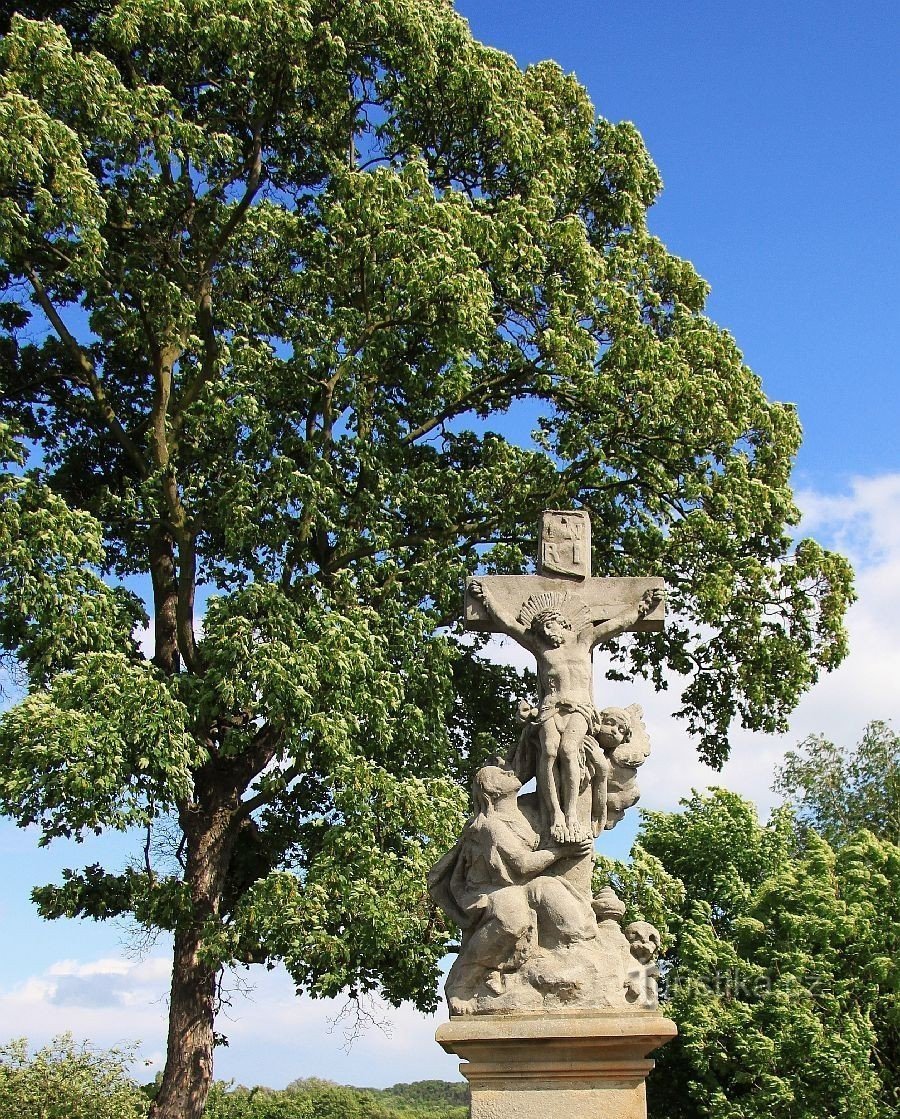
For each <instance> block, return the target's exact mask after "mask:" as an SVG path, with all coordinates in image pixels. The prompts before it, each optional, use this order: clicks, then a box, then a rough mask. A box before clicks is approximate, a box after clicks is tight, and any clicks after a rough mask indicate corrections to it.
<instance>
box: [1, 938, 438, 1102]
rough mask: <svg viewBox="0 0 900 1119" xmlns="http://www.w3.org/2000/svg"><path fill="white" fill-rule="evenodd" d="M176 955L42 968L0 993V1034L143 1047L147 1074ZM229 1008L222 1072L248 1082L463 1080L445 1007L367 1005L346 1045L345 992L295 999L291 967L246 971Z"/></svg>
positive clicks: (160, 1057)
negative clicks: (442, 1042)
mask: <svg viewBox="0 0 900 1119" xmlns="http://www.w3.org/2000/svg"><path fill="white" fill-rule="evenodd" d="M170 967H171V961H170V959H169V958H168V957H167V956H158V955H157V956H151V957H148V958H146V959H144V960H138V961H134V960H127V959H115V958H103V959H97V960H88V961H80V960H72V959H64V960H58V961H57V962H55V963H53V964H51V965H50V966H49V967H48V968H47V969H46V970H45V971H43V972H42V973H41V974H40V975H33V976H29V977H27V978H26V979H24V980H22V981H21V982H19V983H17V984H16V985H15V986H14V987H13V988H12V989H10V990H7V991H2V990H0V1022H2V1023H3V1028H2V1030H0V1041H2V1040H3V1039H4V1038H9V1037H20V1036H25V1037H27V1038H28V1039H29V1041H30V1043H31V1045H32V1047H37V1046H40V1045H43V1044H45V1043H46V1042H48V1041H49V1040H50V1039H51V1038H52V1037H53V1036H54V1035H56V1034H59V1033H62V1032H65V1031H70V1032H71V1033H73V1034H74V1036H75V1038H76V1039H77V1040H81V1039H86V1040H89V1041H90V1042H91V1043H92V1044H94V1045H98V1046H103V1047H107V1046H120V1047H122V1046H130V1045H133V1044H135V1043H138V1044H139V1048H138V1052H137V1056H136V1060H135V1062H134V1066H133V1073H134V1075H135V1076H136V1077H137V1078H138V1079H150V1078H152V1077H153V1075H155V1073H156V1072H157V1071H158V1070H159V1069H161V1068H162V1067H163V1063H164V1060H165V1057H164V1046H165V1035H166V1012H167V1004H166V995H167V991H168V982H169V974H170V971H169V969H170ZM248 978H249V980H250V982H251V984H252V985H251V986H250V987H249V988H248V989H246V993H242V992H241V990H235V992H234V993H233V995H232V996H231V1005H230V1006H228V1007H226V1008H225V1009H224V1010H223V1011H221V1012H220V1014H219V1017H218V1019H217V1021H216V1030H217V1031H218V1032H220V1033H223V1034H225V1035H226V1036H227V1037H228V1038H229V1041H230V1043H231V1044H230V1045H229V1047H227V1048H222V1049H219V1050H217V1051H216V1076H217V1078H218V1079H225V1080H231V1079H233V1080H235V1081H236V1082H238V1083H243V1084H247V1085H254V1084H265V1085H268V1086H269V1087H283V1086H284V1085H285V1084H286V1083H288V1082H289V1081H290V1080H292V1079H295V1078H296V1077H301V1076H320V1077H324V1078H325V1079H331V1080H337V1081H339V1082H341V1083H345V1084H358V1085H360V1086H371V1087H387V1086H389V1085H390V1084H395V1083H398V1082H401V1081H405V1080H418V1079H432V1078H434V1079H457V1078H458V1068H457V1062H456V1059H455V1058H452V1057H448V1056H447V1055H446V1054H445V1053H443V1052H442V1051H441V1050H440V1048H439V1047H438V1046H437V1044H436V1043H435V1041H434V1031H435V1029H436V1028H437V1024H438V1022H440V1021H443V1019H444V1017H445V1014H444V1013H443V1012H442V1011H439V1012H438V1014H437V1015H435V1016H428V1015H423V1014H419V1013H418V1012H417V1011H416V1010H414V1009H413V1008H412V1007H408V1006H404V1007H401V1008H399V1009H394V1008H393V1007H387V1006H384V1005H380V1004H378V1003H377V1002H376V1003H373V1005H372V1006H371V1007H370V1010H371V1011H372V1016H373V1020H378V1021H383V1023H384V1028H379V1027H378V1026H377V1025H374V1024H372V1023H370V1024H369V1025H368V1026H367V1027H366V1028H365V1029H364V1031H363V1032H362V1033H361V1035H360V1036H359V1037H357V1038H356V1040H355V1041H353V1043H352V1045H350V1046H349V1047H348V1044H347V1038H346V1033H345V1028H346V1027H348V1026H350V1025H352V1015H351V1016H349V1017H348V1018H347V1019H345V1020H343V1021H342V1020H341V1019H340V1014H341V1010H342V1008H343V1007H344V1006H345V1005H346V1000H344V999H322V1000H314V999H310V998H307V997H304V996H301V997H297V996H296V995H295V993H294V988H293V984H292V982H291V980H290V978H289V977H288V975H287V974H286V972H285V971H284V970H283V969H281V968H279V969H276V970H275V971H273V972H266V971H264V970H263V969H262V968H254V969H253V970H251V971H250V972H248V973H245V972H241V973H240V975H239V977H238V980H239V981H238V986H239V987H240V988H242V989H245V980H246V979H248Z"/></svg>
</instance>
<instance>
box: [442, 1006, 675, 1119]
mask: <svg viewBox="0 0 900 1119" xmlns="http://www.w3.org/2000/svg"><path fill="white" fill-rule="evenodd" d="M675 1033H676V1029H675V1025H674V1023H673V1022H670V1021H669V1020H668V1019H667V1018H662V1017H660V1016H659V1015H658V1014H654V1013H649V1012H646V1011H644V1012H631V1013H627V1014H614V1013H610V1014H602V1013H589V1014H571V1013H569V1014H553V1013H544V1014H540V1015H535V1014H520V1015H510V1016H508V1017H499V1018H498V1017H492V1018H483V1017H474V1018H456V1019H453V1020H452V1021H450V1022H447V1023H446V1024H445V1025H443V1026H441V1027H439V1029H438V1031H437V1035H436V1037H437V1041H438V1043H439V1044H440V1045H441V1046H442V1047H443V1048H444V1049H445V1050H446V1051H447V1052H448V1053H456V1054H458V1055H459V1056H460V1057H462V1058H463V1060H464V1063H463V1064H461V1065H460V1071H461V1072H462V1074H463V1075H464V1076H465V1077H466V1079H467V1080H468V1081H469V1084H470V1085H471V1089H472V1119H551V1117H555V1116H565V1117H566V1119H646V1114H647V1111H646V1096H645V1088H644V1082H645V1079H646V1076H647V1074H648V1072H649V1071H650V1070H651V1069H652V1068H653V1061H651V1060H648V1059H647V1055H648V1054H649V1053H651V1052H652V1051H653V1050H654V1049H656V1048H658V1047H659V1046H660V1045H663V1044H665V1042H667V1041H669V1040H670V1039H671V1038H673V1037H674V1036H675Z"/></svg>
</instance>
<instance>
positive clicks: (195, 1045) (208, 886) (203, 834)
mask: <svg viewBox="0 0 900 1119" xmlns="http://www.w3.org/2000/svg"><path fill="white" fill-rule="evenodd" d="M219 776H220V778H221V775H219ZM195 795H196V797H197V803H195V804H192V805H190V806H189V807H187V808H185V809H183V810H182V812H181V826H182V828H183V830H184V833H185V836H186V838H187V866H186V868H185V879H184V880H185V883H186V884H187V886H188V887H189V889H190V893H191V913H190V917H189V919H188V920H186V921H185V922H184V923H183V924H181V925H179V927H178V928H177V929H176V931H175V950H174V959H173V961H172V987H171V993H170V996H169V1000H170V1001H169V1033H168V1040H167V1044H166V1067H165V1070H164V1071H163V1077H162V1082H161V1083H160V1087H159V1092H158V1093H157V1096H156V1099H155V1100H154V1101H153V1104H152V1105H151V1107H150V1113H149V1119H200V1116H202V1114H203V1108H204V1107H205V1105H206V1097H207V1095H208V1094H209V1089H210V1085H211V1084H212V1076H213V1042H214V1036H213V1023H214V1020H215V1000H216V980H217V978H218V974H219V971H220V965H218V964H217V963H212V962H209V961H206V960H203V959H202V958H201V947H202V937H203V931H204V929H205V927H206V926H207V924H208V922H210V921H213V922H214V921H215V919H216V918H217V917H218V914H219V908H220V904H221V899H222V890H223V887H224V884H225V880H226V877H227V874H228V867H229V863H230V861H231V854H232V850H233V847H234V840H235V835H236V831H237V829H236V827H235V826H233V825H234V818H235V809H236V807H237V797H236V796H235V795H234V790H233V789H231V790H225V789H223V788H222V787H221V785H219V784H218V782H216V781H215V779H214V778H213V777H212V775H211V774H210V773H209V772H207V773H205V774H204V773H203V772H202V771H201V772H200V773H198V774H197V781H196V788H195Z"/></svg>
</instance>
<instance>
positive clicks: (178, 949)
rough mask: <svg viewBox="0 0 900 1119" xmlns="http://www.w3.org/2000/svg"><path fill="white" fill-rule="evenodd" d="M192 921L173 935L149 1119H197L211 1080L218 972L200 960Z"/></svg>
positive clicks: (195, 925) (194, 926)
mask: <svg viewBox="0 0 900 1119" xmlns="http://www.w3.org/2000/svg"><path fill="white" fill-rule="evenodd" d="M198 934H199V927H198V923H197V922H196V921H194V922H192V923H191V927H190V928H189V929H187V930H185V931H183V932H182V931H178V932H176V933H175V953H174V960H173V964H172V988H171V994H170V1001H169V1035H168V1041H167V1045H166V1067H165V1071H164V1072H163V1078H162V1082H161V1084H160V1086H159V1092H158V1094H157V1096H156V1099H155V1100H154V1101H153V1103H152V1104H151V1106H150V1119H200V1116H202V1114H203V1109H204V1107H205V1106H206V1097H207V1096H208V1095H209V1089H210V1085H211V1084H212V1076H213V1021H214V1018H215V1009H214V1004H215V995H216V976H217V969H216V968H215V967H213V966H211V965H209V964H207V963H204V962H202V961H201V960H200V959H199V958H198V947H199V935H198Z"/></svg>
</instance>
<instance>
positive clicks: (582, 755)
mask: <svg viewBox="0 0 900 1119" xmlns="http://www.w3.org/2000/svg"><path fill="white" fill-rule="evenodd" d="M575 714H577V715H581V716H582V717H583V718H584V720H585V722H586V723H587V733H586V736H585V739H584V740H583V741H582V742H581V745H580V746H579V749H578V761H579V765H580V768H581V774H582V782H587V781H590V780H591V778H592V777H593V774H594V770H595V765H594V764H593V760H594V759H595V758H596V757H598V756H599V753H600V747H599V745H598V743H597V740H596V738H595V737H594V735H595V734H597V732H598V731H599V730H600V727H601V716H600V711H598V710H597V708H596V707H595V706H594V705H593V704H592V703H585V702H573V701H571V700H567V699H561V698H559V697H554V696H546V697H545V698H544V700H543V701H542V702H541V705H540V707H532V705H531V704H530V703H528V702H526V701H524V700H523V701H522V702H521V703H520V704H519V707H518V711H517V712H516V722H517V723H519V725H520V726H521V727H522V732H521V734H520V735H519V738H518V741H517V742H516V744H515V745H514V746H513V747H512V749H511V750H510V751H509V754H508V756H507V759H506V760H507V763H508V764H509V765H510V767H511V768H512V770H513V771H514V773H515V775H516V777H518V779H519V780H520V781H521V782H522V783H523V784H525V782H527V781H530V780H531V779H532V777H535V776H536V775H537V766H538V758H539V757H540V753H541V743H540V728H541V726H542V725H543V724H544V723H548V722H549V721H550V720H551V719H554V718H556V717H557V716H558V715H575Z"/></svg>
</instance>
